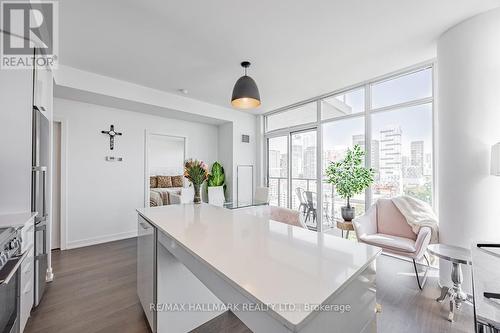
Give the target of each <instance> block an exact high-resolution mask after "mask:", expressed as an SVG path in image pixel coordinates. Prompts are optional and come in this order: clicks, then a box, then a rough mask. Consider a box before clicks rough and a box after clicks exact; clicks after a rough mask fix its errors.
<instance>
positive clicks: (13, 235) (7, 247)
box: [0, 228, 27, 333]
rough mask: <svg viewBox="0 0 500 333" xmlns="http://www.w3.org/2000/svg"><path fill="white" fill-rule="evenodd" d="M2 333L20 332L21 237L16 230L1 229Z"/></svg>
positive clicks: (0, 320)
mask: <svg viewBox="0 0 500 333" xmlns="http://www.w3.org/2000/svg"><path fill="white" fill-rule="evenodd" d="M0 251H1V252H0V332H2V333H18V332H19V313H20V303H19V298H20V293H21V291H20V286H21V274H20V271H21V269H20V268H21V264H22V262H23V261H24V259H25V257H26V255H27V252H25V253H21V237H20V233H19V231H18V230H15V229H14V228H5V229H0Z"/></svg>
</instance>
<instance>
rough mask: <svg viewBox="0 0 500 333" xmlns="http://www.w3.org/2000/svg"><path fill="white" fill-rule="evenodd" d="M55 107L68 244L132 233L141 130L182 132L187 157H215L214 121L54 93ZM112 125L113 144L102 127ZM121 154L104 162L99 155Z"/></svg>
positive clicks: (139, 193) (140, 181)
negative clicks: (62, 139) (63, 153)
mask: <svg viewBox="0 0 500 333" xmlns="http://www.w3.org/2000/svg"><path fill="white" fill-rule="evenodd" d="M54 112H55V115H56V116H57V117H58V118H62V119H63V120H65V121H66V123H67V154H68V155H67V170H68V174H67V193H68V194H67V221H66V223H67V225H66V230H67V231H66V233H67V235H66V239H67V246H68V248H71V247H78V246H84V245H89V244H93V243H99V242H105V241H110V240H114V239H120V238H125V237H131V236H134V235H135V234H136V218H137V214H136V212H135V209H136V208H138V207H142V206H143V205H144V149H145V148H144V147H145V144H144V140H145V134H144V133H145V130H146V129H148V130H150V131H151V132H154V133H165V134H170V135H175V136H184V137H187V151H186V156H187V157H188V158H189V157H196V158H198V159H202V160H204V161H215V160H216V159H217V139H218V129H217V127H216V126H213V125H207V124H201V123H194V122H186V121H181V120H174V119H168V118H164V117H157V116H152V115H146V114H141V113H137V112H131V111H125V110H120V109H114V108H109V107H103V106H99V105H94V104H87V103H82V102H77V101H72V100H66V99H60V98H56V99H55V100H54ZM110 124H114V125H115V129H116V130H117V131H119V132H123V136H118V137H115V149H114V150H113V151H110V150H109V137H108V136H107V135H104V134H101V130H107V129H109V125H110ZM107 155H113V156H116V157H123V162H106V161H105V160H104V157H105V156H107Z"/></svg>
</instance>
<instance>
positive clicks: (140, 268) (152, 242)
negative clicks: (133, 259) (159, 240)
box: [137, 216, 156, 332]
mask: <svg viewBox="0 0 500 333" xmlns="http://www.w3.org/2000/svg"><path fill="white" fill-rule="evenodd" d="M155 289H156V231H155V228H154V227H153V226H152V225H151V224H149V223H148V222H147V221H146V220H145V219H143V218H142V217H141V216H139V218H138V223H137V294H138V296H139V300H140V302H141V305H142V308H143V310H144V313H145V315H146V318H147V319H148V322H149V326H150V327H151V330H152V331H153V332H156V312H155V311H154V309H153V307H152V306H153V305H155V303H156V290H155Z"/></svg>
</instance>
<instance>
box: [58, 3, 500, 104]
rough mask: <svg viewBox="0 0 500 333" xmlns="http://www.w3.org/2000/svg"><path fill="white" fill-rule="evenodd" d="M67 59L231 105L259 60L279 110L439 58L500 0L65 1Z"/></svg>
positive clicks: (260, 78) (258, 73)
mask: <svg viewBox="0 0 500 333" xmlns="http://www.w3.org/2000/svg"><path fill="white" fill-rule="evenodd" d="M59 3H60V29H59V31H60V62H61V63H62V64H64V65H68V66H72V67H75V68H79V69H82V70H86V71H90V72H94V73H99V74H102V75H106V76H110V77H114V78H117V79H121V80H125V81H130V82H134V83H137V84H141V85H144V86H148V87H152V88H155V89H160V90H164V91H168V92H175V93H178V92H177V90H178V89H180V88H184V89H187V90H189V94H188V97H191V98H195V99H199V100H203V101H207V102H210V103H213V104H217V105H221V106H226V107H230V98H231V92H232V87H233V85H234V82H235V81H236V79H237V78H238V77H239V76H241V74H242V70H241V68H240V67H239V63H240V62H241V61H242V60H250V61H251V62H252V64H253V65H252V67H251V68H250V71H249V74H250V75H251V76H252V77H253V78H254V79H255V80H256V82H257V84H258V86H259V89H260V93H261V98H262V106H261V107H260V108H259V109H258V110H256V111H253V112H257V113H259V112H264V111H269V110H272V109H275V108H278V107H282V106H285V105H288V104H292V103H294V102H297V101H300V100H303V99H307V98H310V97H314V96H317V95H320V94H323V93H327V92H329V91H332V90H335V89H338V88H341V87H343V86H346V85H350V84H354V83H357V82H360V81H363V80H366V79H369V78H372V77H374V76H378V75H382V74H384V73H387V72H389V71H393V70H396V69H399V68H402V67H405V66H409V65H412V64H414V63H416V62H419V61H423V60H427V59H430V58H433V57H434V56H435V42H436V39H437V38H438V37H439V35H440V34H441V33H443V32H444V31H445V30H446V29H448V28H450V27H452V26H453V25H454V24H456V23H458V22H460V21H462V20H464V19H466V18H468V17H471V16H473V15H475V14H478V13H480V12H483V11H486V10H489V9H492V8H494V7H498V6H500V0H419V1H415V0H377V1H373V0H372V1H369V0H307V1H306V0H302V1H299V0H295V1H293V0H273V1H269V0H267V1H266V0H255V1H241V0H212V1H206V0H182V1H172V0H140V1H137V0H133V1H132V0H85V1H82V0H62V1H60V2H59Z"/></svg>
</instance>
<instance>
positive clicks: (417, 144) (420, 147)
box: [410, 141, 424, 177]
mask: <svg viewBox="0 0 500 333" xmlns="http://www.w3.org/2000/svg"><path fill="white" fill-rule="evenodd" d="M410 152H411V154H410V155H411V166H412V167H415V173H416V176H417V177H421V176H422V175H423V174H424V141H412V142H411V144H410Z"/></svg>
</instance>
